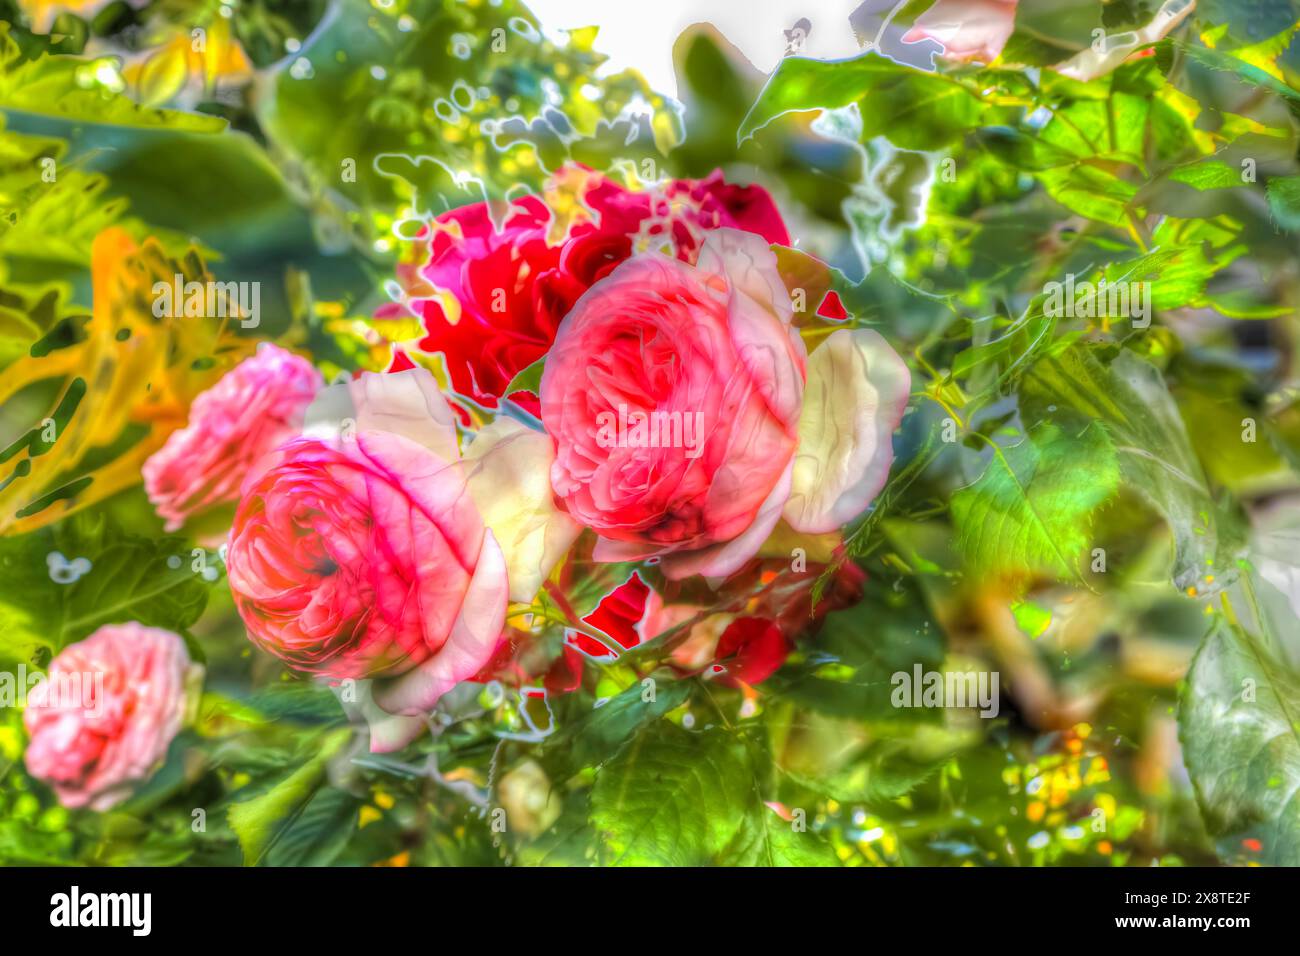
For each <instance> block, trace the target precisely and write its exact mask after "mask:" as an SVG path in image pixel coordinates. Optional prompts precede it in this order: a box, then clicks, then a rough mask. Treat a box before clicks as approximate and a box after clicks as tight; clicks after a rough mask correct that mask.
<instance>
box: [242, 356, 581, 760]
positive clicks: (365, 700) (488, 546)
mask: <svg viewBox="0 0 1300 956" xmlns="http://www.w3.org/2000/svg"><path fill="white" fill-rule="evenodd" d="M533 455H538V456H539V457H538V458H536V459H534V458H533V457H532V456H533ZM549 464H550V447H549V442H548V441H547V440H546V436H545V435H542V434H540V433H538V432H529V431H528V430H527V429H524V428H523V427H522V426H519V425H518V424H517V423H514V422H508V421H506V422H498V423H497V425H496V426H494V427H492V428H486V429H483V430H482V431H481V432H480V433H479V436H478V438H477V439H476V440H475V442H474V443H473V444H472V445H471V447H470V448H469V450H468V452H467V457H466V458H465V459H463V460H462V458H461V455H460V452H459V449H458V443H457V433H456V426H455V422H454V418H453V415H452V412H451V409H450V408H449V406H448V405H447V403H446V400H445V399H444V398H443V397H442V395H441V393H440V392H439V391H438V388H437V385H436V383H435V382H434V380H433V377H432V376H431V375H430V374H429V373H428V372H427V371H425V370H424V369H410V370H407V371H404V372H397V373H393V374H387V375H373V374H364V375H362V376H361V377H360V378H359V379H356V380H354V381H352V382H349V383H347V384H346V385H336V386H332V387H330V388H328V389H326V390H325V391H324V392H322V393H321V395H320V397H319V398H318V400H317V402H316V403H315V404H313V406H312V407H311V409H309V410H308V412H307V420H306V425H305V430H304V433H303V434H302V435H301V436H300V437H297V438H293V439H291V440H290V441H288V442H286V443H285V444H283V445H282V446H280V448H278V449H277V450H276V451H274V452H272V453H271V454H270V455H268V456H266V458H264V459H263V460H262V462H261V464H260V465H259V466H258V468H257V469H255V471H254V472H253V473H252V474H250V475H249V478H248V480H247V481H246V482H245V484H244V487H243V490H242V497H241V499H240V502H239V507H238V509H237V510H236V513H235V521H234V527H233V529H232V531H231V534H230V541H229V547H228V550H227V560H226V565H227V571H228V577H229V581H230V588H231V591H232V592H233V594H234V598H235V606H236V607H237V608H238V610H239V613H240V615H241V616H242V617H243V619H244V624H245V625H246V626H247V628H248V633H249V637H250V638H251V639H252V641H253V642H254V643H255V644H257V646H258V647H260V648H262V649H263V650H264V651H266V652H268V653H270V654H273V655H275V656H276V657H279V658H280V659H282V660H284V661H285V662H286V663H287V664H289V665H290V666H291V667H293V668H295V669H297V670H299V671H303V672H305V673H308V674H312V675H316V676H321V677H326V678H329V679H332V680H333V681H335V682H338V681H342V680H350V681H352V680H355V681H366V682H367V683H365V684H364V686H363V687H361V688H360V696H358V697H357V698H356V699H355V701H352V702H354V703H356V704H357V705H358V706H357V708H356V709H357V710H359V711H360V713H361V715H362V716H364V717H365V718H366V720H367V721H368V722H369V724H370V728H371V748H372V749H373V750H376V751H385V750H394V749H397V748H399V747H401V746H403V745H404V744H405V743H407V742H408V741H410V740H411V739H413V738H414V737H415V736H416V735H417V734H418V733H419V732H420V729H421V728H422V727H423V726H424V720H423V718H422V715H424V714H427V713H428V712H429V711H430V710H431V709H432V708H433V706H434V704H435V703H436V702H437V701H438V699H439V698H440V697H441V696H442V695H443V694H444V693H446V692H447V691H448V690H450V689H451V688H452V687H453V686H455V684H457V683H458V682H460V681H463V680H466V679H468V678H470V677H472V676H473V675H474V674H476V673H477V672H478V671H479V670H480V669H481V668H482V667H483V666H484V665H485V664H486V663H487V662H488V661H489V660H490V659H491V658H492V655H493V652H494V651H495V650H496V647H497V643H498V640H499V638H500V637H501V634H502V630H503V628H504V623H505V612H506V604H507V601H508V600H509V598H510V597H511V596H512V595H513V596H515V597H516V599H518V600H524V601H527V600H531V598H532V593H533V592H535V591H536V589H537V587H538V586H539V585H540V583H541V580H542V578H543V577H544V576H545V574H546V573H549V570H550V566H551V564H553V563H554V561H555V560H556V559H558V556H559V555H560V554H562V553H563V551H564V550H565V549H566V548H567V547H568V544H569V543H570V542H571V540H572V538H573V536H574V535H576V533H577V530H578V529H577V528H576V527H574V526H573V525H572V522H571V521H569V519H567V518H565V517H564V516H563V515H561V514H558V513H557V512H556V511H555V509H554V507H553V505H552V504H551V494H550V489H549V488H548V487H546V486H545V474H546V470H547V468H548V466H549ZM503 547H504V548H506V549H507V552H503V550H502V549H503ZM371 679H373V681H371ZM341 697H342V699H343V701H344V703H345V704H346V703H349V700H348V695H341Z"/></svg>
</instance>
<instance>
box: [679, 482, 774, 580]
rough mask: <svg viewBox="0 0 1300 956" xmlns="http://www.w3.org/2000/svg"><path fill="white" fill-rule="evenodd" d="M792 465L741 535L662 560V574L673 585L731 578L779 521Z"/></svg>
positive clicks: (753, 553)
mask: <svg viewBox="0 0 1300 956" xmlns="http://www.w3.org/2000/svg"><path fill="white" fill-rule="evenodd" d="M794 466H795V463H794V461H793V460H792V461H791V462H790V464H788V465H787V466H786V468H785V471H784V472H782V474H781V477H780V479H779V480H778V481H777V483H776V484H775V485H774V486H773V487H772V491H771V493H770V494H768V496H767V498H766V499H765V500H764V501H763V504H762V505H761V506H760V507H759V509H758V514H757V515H755V516H754V523H753V524H751V525H750V526H749V527H748V528H746V529H745V530H744V531H743V532H742V533H741V534H739V535H737V536H736V537H735V538H732V539H731V540H730V541H726V542H724V543H722V544H715V545H712V546H711V547H707V548H701V549H700V550H698V551H682V552H678V553H676V554H669V555H665V556H664V560H663V569H664V574H665V575H666V576H667V577H668V578H669V579H670V580H673V581H680V580H681V579H682V578H687V577H690V576H691V575H693V574H701V575H703V576H704V577H706V578H719V579H721V578H725V577H727V576H728V575H731V574H735V573H736V572H737V571H739V570H740V569H741V568H742V567H744V566H745V564H746V562H748V561H749V560H750V559H751V558H752V557H754V556H755V555H756V554H757V553H758V551H759V548H761V547H762V546H763V542H764V541H766V540H767V538H768V536H769V535H771V533H772V530H773V529H774V528H775V527H776V524H777V522H778V521H780V520H781V509H782V505H784V504H785V502H786V500H787V498H788V497H789V495H790V487H791V485H790V481H791V475H792V472H793V469H794Z"/></svg>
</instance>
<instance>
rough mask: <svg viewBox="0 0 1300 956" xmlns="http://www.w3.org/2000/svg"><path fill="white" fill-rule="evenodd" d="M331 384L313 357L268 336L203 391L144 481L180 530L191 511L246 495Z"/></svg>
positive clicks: (146, 471)
mask: <svg viewBox="0 0 1300 956" xmlns="http://www.w3.org/2000/svg"><path fill="white" fill-rule="evenodd" d="M322 385H324V381H323V380H322V378H321V376H320V373H319V372H317V371H316V369H315V368H313V367H312V365H311V363H310V362H308V361H307V360H306V359H303V358H300V357H299V356H297V355H294V354H293V353H292V352H286V351H285V350H284V349H282V348H278V347H276V346H274V345H271V344H270V343H263V344H262V345H260V346H259V347H258V349H257V353H256V354H254V355H253V356H251V357H250V358H247V359H245V360H244V361H243V362H240V363H239V364H238V365H236V366H235V367H234V368H233V369H231V370H230V371H229V372H228V373H227V374H226V375H225V376H223V377H222V379H221V381H219V382H217V384H216V385H214V386H213V387H212V388H210V389H208V390H207V391H206V392H204V393H203V394H201V395H199V397H198V398H196V399H195V400H194V404H193V405H192V406H191V408H190V419H189V424H188V425H186V426H185V427H184V428H182V429H180V430H179V431H176V432H173V433H172V435H171V436H170V437H169V438H168V439H167V443H166V444H165V445H163V447H162V448H160V449H159V450H158V451H156V452H154V454H153V455H152V456H150V458H149V460H148V461H146V462H145V463H144V468H143V473H144V488H145V492H146V493H147V494H148V495H149V500H150V501H152V502H153V505H154V507H155V508H156V509H157V511H158V514H159V515H160V516H161V517H162V518H164V519H165V520H166V522H167V530H168V531H175V530H176V529H177V528H179V527H180V526H181V525H182V524H183V523H184V522H185V521H186V520H188V519H189V518H190V517H191V516H192V515H195V514H197V513H199V512H202V511H205V510H207V509H209V508H212V507H214V506H216V505H221V504H227V503H229V502H233V501H235V500H236V499H238V497H239V485H240V482H242V481H243V480H244V476H245V475H246V474H247V473H248V470H249V469H250V468H251V467H252V466H253V464H254V463H255V462H256V461H257V460H258V459H259V458H261V457H262V456H263V455H265V454H266V453H267V452H269V451H270V450H271V449H273V448H274V447H275V446H276V445H278V444H280V442H282V441H284V440H286V439H288V438H291V437H293V436H294V435H295V434H297V432H298V429H299V428H300V426H301V425H302V416H303V412H304V411H305V410H306V408H307V406H308V405H309V404H311V400H312V398H313V397H314V396H315V394H316V392H317V391H318V390H319V389H320V388H321V386H322Z"/></svg>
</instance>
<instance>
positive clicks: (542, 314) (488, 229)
mask: <svg viewBox="0 0 1300 956" xmlns="http://www.w3.org/2000/svg"><path fill="white" fill-rule="evenodd" d="M575 178H576V180H577V181H578V182H579V186H578V194H579V196H580V198H581V200H582V203H583V205H584V206H585V207H586V208H587V210H588V211H589V212H590V214H591V215H590V217H589V218H584V219H582V220H581V221H578V222H575V223H574V224H573V225H572V226H570V227H569V229H568V230H567V232H566V233H565V234H564V236H563V237H562V238H561V239H560V240H559V242H558V243H556V244H551V243H550V242H549V241H548V239H549V238H550V237H549V235H548V234H549V233H550V231H551V227H552V222H551V214H550V212H549V210H548V208H547V206H546V204H545V203H543V202H542V201H541V200H540V199H538V198H536V197H533V196H528V197H525V198H523V199H517V200H515V201H514V202H513V203H511V205H510V208H509V210H508V212H507V214H506V218H505V221H504V222H503V224H502V228H501V229H500V231H498V230H497V229H496V228H495V226H494V225H493V222H492V219H491V216H490V215H489V209H488V204H487V203H474V204H472V205H469V206H462V207H460V208H458V209H453V210H452V211H451V212H447V213H444V214H443V215H441V216H439V217H438V218H437V220H436V221H435V227H434V229H433V230H432V233H431V236H430V238H429V246H428V248H429V256H428V259H427V260H426V261H425V262H424V263H423V264H421V265H419V266H418V267H415V268H412V269H407V270H406V274H405V275H404V277H403V278H404V279H405V280H406V285H407V287H408V293H409V294H410V295H411V298H410V299H409V300H408V302H407V303H406V304H405V305H403V304H401V303H393V304H392V305H389V306H386V307H385V308H384V309H383V310H381V312H380V315H381V317H393V316H396V315H398V314H400V313H401V312H402V310H403V309H404V308H408V307H409V308H410V309H411V310H412V311H414V312H415V314H416V315H417V316H418V317H419V319H420V320H421V322H422V323H423V325H424V328H425V331H426V333H427V334H426V335H425V337H424V338H423V339H421V340H420V342H419V348H420V349H422V350H424V351H425V352H429V353H441V354H442V355H443V357H444V359H445V361H446V365H447V373H448V375H449V376H450V378H451V385H452V388H453V389H454V390H455V391H456V392H457V393H458V394H460V395H462V396H464V397H466V398H470V399H472V400H474V401H476V402H478V403H480V404H482V405H485V406H487V407H489V408H492V407H495V406H496V403H497V399H498V398H500V397H501V396H502V395H503V394H504V392H505V389H506V386H507V385H509V383H510V380H511V379H513V378H514V376H515V375H516V374H517V373H519V372H520V371H522V370H523V369H525V368H527V367H528V366H529V365H531V364H532V363H533V362H535V361H537V360H538V359H539V358H541V357H542V356H543V355H544V354H546V351H547V350H548V349H549V348H550V345H551V343H552V342H553V341H554V339H555V332H556V329H557V328H558V326H559V324H560V320H561V319H563V318H564V316H565V315H567V314H568V312H569V310H570V309H572V308H573V305H574V303H576V302H577V301H578V299H579V297H580V296H581V295H582V294H583V293H584V292H586V291H587V289H589V288H590V287H591V286H592V285H593V284H594V283H595V282H597V281H598V280H600V279H602V278H604V277H605V276H607V275H608V274H609V273H610V272H611V271H612V270H613V269H614V267H615V266H617V265H618V264H619V263H621V262H623V261H624V260H625V259H627V258H628V257H630V256H631V255H632V253H633V252H634V251H636V250H637V249H638V247H640V248H644V247H646V246H650V247H655V248H662V247H667V248H668V250H669V251H670V252H671V253H672V254H673V255H675V256H676V257H677V258H679V259H682V260H683V261H686V262H692V263H693V262H694V261H695V258H696V255H697V253H698V251H699V248H700V245H701V242H702V240H703V236H704V234H705V233H706V232H708V231H710V230H713V229H718V228H722V227H729V228H735V229H742V230H746V231H749V232H754V233H757V234H759V235H761V236H762V237H763V238H764V239H765V240H766V241H767V242H768V243H781V244H788V243H789V241H790V237H789V234H788V232H787V231H786V228H785V224H784V222H782V220H781V215H780V213H779V212H778V211H777V209H776V205H775V204H774V203H773V202H772V197H771V196H769V195H768V193H767V191H766V190H764V189H763V188H762V187H761V186H738V185H735V184H732V183H727V182H726V181H725V180H724V178H723V175H722V172H721V171H720V170H719V171H716V172H714V173H713V174H712V175H710V176H708V177H706V178H705V179H699V180H690V179H680V180H673V181H672V182H670V183H668V185H667V186H665V187H663V188H662V189H649V190H643V191H639V192H632V191H630V190H627V189H624V188H623V187H621V186H619V185H617V184H616V183H614V182H613V181H611V180H609V179H607V178H605V177H604V176H602V175H600V174H599V173H596V172H592V171H590V170H587V169H585V168H582V167H576V168H575V167H570V168H568V169H566V170H563V171H561V173H560V174H559V176H558V177H557V180H568V181H573V180H574V179H575ZM520 403H521V404H522V405H524V406H525V407H526V408H528V409H529V410H530V411H533V412H534V413H536V412H537V410H538V406H537V402H536V400H535V399H533V398H528V397H521V402H520Z"/></svg>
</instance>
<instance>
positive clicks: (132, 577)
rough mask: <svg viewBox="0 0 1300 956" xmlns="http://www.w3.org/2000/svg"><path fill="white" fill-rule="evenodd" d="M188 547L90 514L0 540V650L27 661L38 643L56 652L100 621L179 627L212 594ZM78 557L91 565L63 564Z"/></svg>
mask: <svg viewBox="0 0 1300 956" xmlns="http://www.w3.org/2000/svg"><path fill="white" fill-rule="evenodd" d="M190 552H191V545H190V543H189V542H187V541H185V540H184V539H182V538H178V537H170V536H169V537H164V538H160V539H157V540H154V539H149V538H144V537H140V536H136V535H127V534H124V533H122V532H121V531H120V530H119V529H116V528H115V527H114V526H112V525H110V524H109V523H108V522H107V521H106V520H105V519H104V518H103V517H102V516H100V517H98V518H92V517H91V516H90V515H88V514H82V515H77V516H75V517H74V518H73V519H71V520H69V521H64V522H62V523H60V524H59V525H57V526H55V527H53V528H42V529H41V530H39V531H33V532H30V533H28V534H24V535H19V536H17V537H10V538H0V579H3V580H4V581H5V587H4V589H3V590H2V591H0V622H3V624H4V625H5V626H4V627H3V628H0V656H13V657H14V658H16V659H23V660H30V659H31V655H32V654H33V653H35V651H36V649H37V648H39V647H45V648H48V649H49V651H50V653H58V651H60V650H61V649H62V648H64V647H65V646H67V645H68V644H70V643H72V642H74V641H78V640H80V639H81V638H83V637H85V636H86V635H87V634H90V633H91V632H92V631H94V630H95V629H96V628H98V627H100V626H101V625H104V624H117V623H121V622H124V621H139V622H140V623H141V624H147V625H149V626H151V627H161V628H166V629H167V630H171V631H177V632H184V631H185V630H186V629H188V628H189V627H190V626H191V625H193V624H194V622H195V621H197V620H198V619H199V615H200V614H202V613H203V609H204V607H205V606H206V605H207V601H208V593H209V584H208V582H206V581H204V579H203V577H202V576H201V575H199V574H196V573H195V572H194V571H192V570H191V558H190ZM78 559H84V560H85V561H88V562H89V565H90V566H89V568H88V569H87V570H85V571H84V572H82V573H80V574H79V575H77V574H76V571H79V570H80V567H79V566H74V568H72V569H68V570H63V569H65V568H67V566H68V564H69V563H72V562H77V561H78ZM212 560H213V561H214V562H215V560H216V559H215V558H213V559H212ZM172 565H175V567H173V566H172ZM56 577H59V578H60V579H63V580H66V583H61V582H60V580H55V578H56ZM73 577H75V580H72V578H73Z"/></svg>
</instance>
